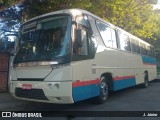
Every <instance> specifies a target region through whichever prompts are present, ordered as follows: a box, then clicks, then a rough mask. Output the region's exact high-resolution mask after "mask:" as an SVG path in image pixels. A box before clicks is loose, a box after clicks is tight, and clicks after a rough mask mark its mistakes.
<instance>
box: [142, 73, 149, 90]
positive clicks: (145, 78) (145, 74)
mask: <svg viewBox="0 0 160 120" xmlns="http://www.w3.org/2000/svg"><path fill="white" fill-rule="evenodd" d="M147 87H148V73H147V72H144V83H143V88H147Z"/></svg>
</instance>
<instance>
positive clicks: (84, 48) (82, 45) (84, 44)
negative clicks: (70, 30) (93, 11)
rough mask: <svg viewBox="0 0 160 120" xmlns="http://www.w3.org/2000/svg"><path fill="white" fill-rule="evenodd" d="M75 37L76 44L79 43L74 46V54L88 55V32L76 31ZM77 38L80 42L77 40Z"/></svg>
mask: <svg viewBox="0 0 160 120" xmlns="http://www.w3.org/2000/svg"><path fill="white" fill-rule="evenodd" d="M76 37H77V40H76V42H78V41H80V42H78V43H76V44H75V47H76V50H75V53H76V54H78V55H88V32H87V31H85V30H77V34H76ZM78 38H80V39H81V40H78Z"/></svg>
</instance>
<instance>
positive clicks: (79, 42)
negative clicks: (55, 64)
mask: <svg viewBox="0 0 160 120" xmlns="http://www.w3.org/2000/svg"><path fill="white" fill-rule="evenodd" d="M75 47H76V48H79V47H82V30H79V29H77V30H76V41H75Z"/></svg>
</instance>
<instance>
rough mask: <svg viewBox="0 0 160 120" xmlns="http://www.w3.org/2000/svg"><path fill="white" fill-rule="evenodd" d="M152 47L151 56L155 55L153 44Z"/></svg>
mask: <svg viewBox="0 0 160 120" xmlns="http://www.w3.org/2000/svg"><path fill="white" fill-rule="evenodd" d="M150 49H151V56H152V57H155V52H154V47H152V46H151V47H150Z"/></svg>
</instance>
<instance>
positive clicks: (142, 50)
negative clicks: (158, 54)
mask: <svg viewBox="0 0 160 120" xmlns="http://www.w3.org/2000/svg"><path fill="white" fill-rule="evenodd" d="M140 48H141V54H143V55H147V50H146V45H145V44H144V43H140Z"/></svg>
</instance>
